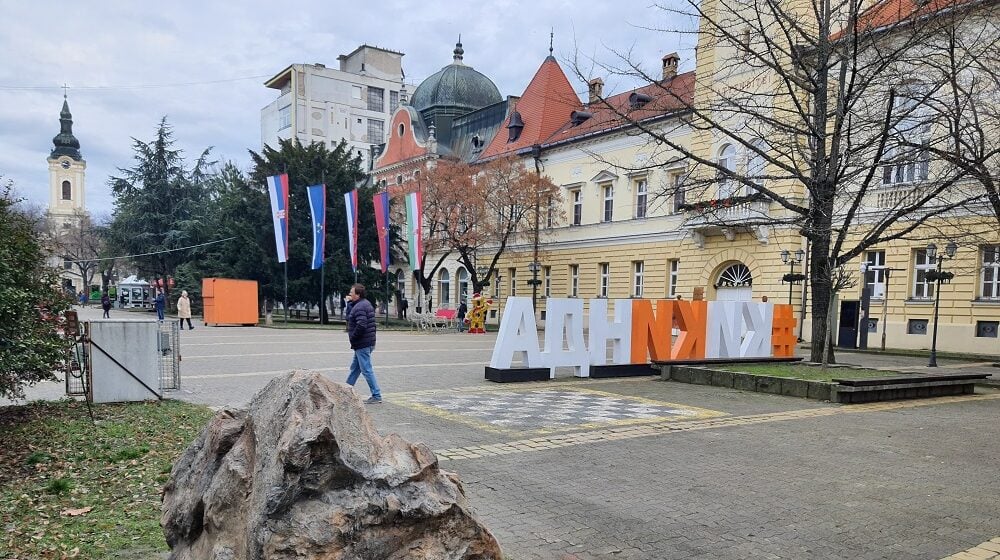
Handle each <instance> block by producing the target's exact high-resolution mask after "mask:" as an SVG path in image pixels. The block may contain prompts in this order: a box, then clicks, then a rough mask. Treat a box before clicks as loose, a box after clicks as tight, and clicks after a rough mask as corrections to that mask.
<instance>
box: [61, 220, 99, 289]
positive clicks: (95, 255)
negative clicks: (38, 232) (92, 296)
mask: <svg viewBox="0 0 1000 560" xmlns="http://www.w3.org/2000/svg"><path fill="white" fill-rule="evenodd" d="M48 222H49V223H48V231H49V236H50V240H51V242H50V243H51V248H52V251H53V252H54V254H56V255H58V256H59V258H61V259H63V262H64V263H67V264H69V265H70V268H71V269H72V270H73V271H74V273H75V274H77V275H78V276H79V277H80V280H81V282H82V285H83V290H84V293H89V292H90V286H91V285H92V284H93V281H94V276H95V274H97V272H98V271H100V270H101V269H102V268H106V262H105V261H103V260H101V257H102V256H104V254H103V253H104V248H105V235H104V232H105V231H106V229H107V226H103V225H98V224H96V223H94V220H93V219H92V218H91V217H90V214H88V213H86V212H83V211H77V212H74V214H73V216H72V217H71V218H69V219H64V218H50V219H49V221H48ZM101 284H102V288H103V289H107V283H106V281H104V280H103V279H102V282H101Z"/></svg>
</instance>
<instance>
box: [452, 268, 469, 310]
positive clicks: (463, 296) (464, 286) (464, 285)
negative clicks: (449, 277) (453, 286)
mask: <svg viewBox="0 0 1000 560" xmlns="http://www.w3.org/2000/svg"><path fill="white" fill-rule="evenodd" d="M468 299H469V272H468V271H467V270H465V267H464V266H463V267H459V269H458V298H457V299H456V300H455V301H456V302H458V303H462V302H463V301H468Z"/></svg>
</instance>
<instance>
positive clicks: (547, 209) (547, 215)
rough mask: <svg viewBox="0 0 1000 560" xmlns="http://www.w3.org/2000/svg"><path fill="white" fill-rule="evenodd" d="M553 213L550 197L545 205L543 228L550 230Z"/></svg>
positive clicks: (552, 203) (553, 208)
mask: <svg viewBox="0 0 1000 560" xmlns="http://www.w3.org/2000/svg"><path fill="white" fill-rule="evenodd" d="M555 211H556V208H555V205H554V202H553V200H552V197H551V196H550V197H549V198H548V201H547V202H546V205H545V227H546V228H548V229H552V220H553V218H554V216H555Z"/></svg>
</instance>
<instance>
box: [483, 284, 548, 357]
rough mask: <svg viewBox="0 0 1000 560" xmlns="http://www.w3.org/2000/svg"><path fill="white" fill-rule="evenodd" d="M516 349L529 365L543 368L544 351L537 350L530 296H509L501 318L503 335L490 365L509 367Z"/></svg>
mask: <svg viewBox="0 0 1000 560" xmlns="http://www.w3.org/2000/svg"><path fill="white" fill-rule="evenodd" d="M515 352H524V354H525V357H526V358H527V359H526V360H525V361H526V362H527V366H528V367H530V368H536V367H543V366H542V354H541V352H539V350H538V327H537V326H536V325H535V310H534V309H533V308H532V307H531V298H527V297H509V298H507V307H506V309H504V314H503V320H501V321H500V334H498V335H497V342H496V345H495V346H493V357H492V358H491V359H490V367H492V368H497V369H508V368H510V365H511V362H512V361H513V360H514V353H515Z"/></svg>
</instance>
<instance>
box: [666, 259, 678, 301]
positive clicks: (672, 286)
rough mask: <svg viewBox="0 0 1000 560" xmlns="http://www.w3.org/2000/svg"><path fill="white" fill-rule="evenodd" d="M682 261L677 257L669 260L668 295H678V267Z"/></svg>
mask: <svg viewBox="0 0 1000 560" xmlns="http://www.w3.org/2000/svg"><path fill="white" fill-rule="evenodd" d="M679 264H680V261H679V260H677V259H670V260H669V261H667V270H668V271H669V272H668V274H669V276H668V277H667V297H676V296H677V268H678V266H679Z"/></svg>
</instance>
